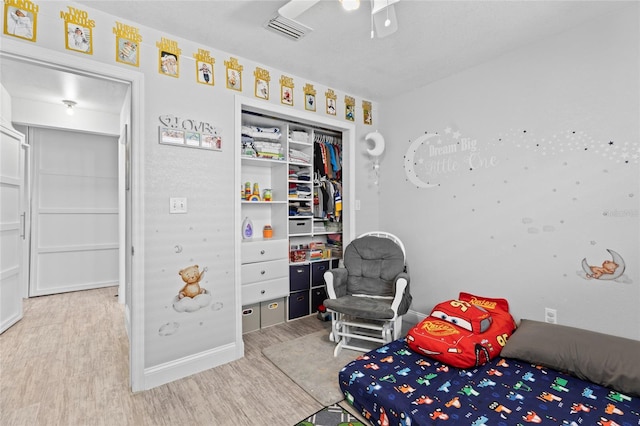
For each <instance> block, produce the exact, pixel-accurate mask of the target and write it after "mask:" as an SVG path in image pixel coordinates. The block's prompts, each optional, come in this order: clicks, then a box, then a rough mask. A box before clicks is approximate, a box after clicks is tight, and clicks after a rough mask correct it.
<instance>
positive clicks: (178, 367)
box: [4, 1, 378, 388]
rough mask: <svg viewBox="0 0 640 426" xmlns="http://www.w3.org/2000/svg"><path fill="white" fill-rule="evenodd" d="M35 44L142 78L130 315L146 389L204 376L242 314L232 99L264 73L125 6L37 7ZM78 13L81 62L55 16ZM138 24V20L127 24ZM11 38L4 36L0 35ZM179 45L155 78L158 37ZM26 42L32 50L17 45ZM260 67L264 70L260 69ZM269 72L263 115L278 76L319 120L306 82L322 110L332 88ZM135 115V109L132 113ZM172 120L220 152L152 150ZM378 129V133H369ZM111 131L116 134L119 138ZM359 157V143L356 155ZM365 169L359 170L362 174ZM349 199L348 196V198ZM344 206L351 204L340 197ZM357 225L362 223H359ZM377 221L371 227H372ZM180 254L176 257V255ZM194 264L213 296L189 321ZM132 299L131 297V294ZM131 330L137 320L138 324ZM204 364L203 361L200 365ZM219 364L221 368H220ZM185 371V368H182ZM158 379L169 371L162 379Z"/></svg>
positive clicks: (228, 348)
mask: <svg viewBox="0 0 640 426" xmlns="http://www.w3.org/2000/svg"><path fill="white" fill-rule="evenodd" d="M38 6H39V8H40V12H39V14H38V32H37V34H38V39H37V43H36V44H37V46H39V47H41V48H46V49H49V50H50V51H55V52H56V53H57V54H58V55H59V57H60V58H64V57H73V58H75V59H77V58H81V59H82V60H83V61H88V62H91V63H94V62H97V63H104V64H110V65H111V66H117V67H122V68H125V69H127V70H135V71H140V72H141V73H144V81H143V84H144V99H142V103H143V104H144V115H143V117H142V125H143V126H144V147H143V152H144V158H143V159H141V160H136V159H134V161H142V163H144V170H142V171H141V173H140V176H143V179H144V181H143V190H144V200H143V205H144V212H143V214H144V217H145V222H144V236H143V239H144V241H145V243H144V247H136V248H135V250H136V254H137V255H138V256H144V277H145V280H144V281H145V282H144V283H140V282H137V283H134V286H144V289H143V291H141V292H139V293H136V294H141V293H144V306H134V307H133V308H134V311H135V310H136V309H138V310H141V311H140V312H132V313H131V315H132V318H134V317H137V318H141V317H143V318H144V367H145V374H146V375H147V377H151V376H153V378H149V379H148V380H147V382H146V383H145V384H143V385H142V387H143V388H146V387H149V386H155V385H158V384H161V383H162V382H163V380H170V379H175V378H179V377H181V376H184V375H185V374H187V373H185V372H189V371H190V372H195V371H196V370H195V369H194V368H191V369H189V367H188V366H187V364H189V363H192V361H194V362H193V363H192V364H193V365H196V366H197V367H196V368H209V367H212V366H214V365H216V362H222V361H224V360H225V359H228V357H230V356H233V353H235V350H236V348H235V346H234V345H235V344H236V343H237V342H235V330H236V326H237V323H236V321H238V320H239V319H240V315H239V313H238V312H236V310H235V309H234V306H235V305H236V303H235V302H236V301H235V291H234V285H235V284H236V283H234V279H233V277H234V272H235V271H234V265H235V260H234V256H233V246H234V241H235V238H236V236H237V233H238V230H237V229H233V227H232V226H230V224H231V223H233V220H234V217H233V209H232V208H230V207H229V206H232V205H233V204H234V202H235V201H236V197H237V195H238V191H237V189H238V188H236V187H235V185H234V184H233V180H234V179H233V176H234V169H233V164H234V161H233V158H234V154H235V152H236V149H237V148H236V147H234V146H233V142H234V140H235V132H236V130H237V129H235V128H234V116H233V115H234V99H235V96H236V95H237V94H241V95H243V96H245V97H249V98H253V97H254V93H253V91H254V85H253V72H254V70H255V68H256V66H262V65H261V64H258V63H255V62H252V61H251V60H249V59H247V58H242V57H237V55H235V54H234V53H233V52H231V53H229V52H222V51H218V50H215V48H214V47H212V46H203V45H201V44H199V43H197V41H190V40H184V39H179V38H175V37H173V36H172V35H171V34H170V32H166V31H165V29H151V28H146V27H141V26H139V25H137V24H136V23H135V21H130V20H129V19H127V18H129V15H128V14H127V10H126V5H125V3H123V11H122V16H123V18H116V17H114V16H111V15H108V14H104V13H101V12H97V11H94V10H92V9H90V8H88V7H85V6H84V5H77V4H74V3H69V2H61V1H50V2H41V3H39V4H38ZM68 6H72V7H76V8H78V9H80V10H82V11H86V12H87V13H88V17H89V19H91V20H93V21H95V27H94V31H93V54H92V55H86V54H84V53H79V52H70V51H67V50H66V49H65V46H64V34H63V32H64V28H63V27H64V25H63V21H62V20H61V18H60V12H61V11H65V12H66V11H67V7H68ZM130 18H132V19H135V17H130ZM116 21H118V22H121V23H125V24H128V25H132V26H134V27H137V28H138V29H139V32H140V35H141V36H142V37H143V39H142V42H141V45H140V48H139V50H138V54H139V55H140V66H139V68H135V67H131V66H128V65H124V64H119V63H116V62H115V49H116V46H115V44H116V43H115V36H114V34H113V27H115V25H116ZM4 37H7V36H4ZM163 37H164V38H169V39H172V40H175V41H177V42H178V46H179V48H180V49H181V50H182V54H181V56H180V77H179V78H173V77H169V76H165V75H161V74H160V73H159V72H158V68H159V66H158V48H157V47H156V43H157V42H159V41H160V40H161V39H162V38H163ZM23 43H27V44H28V43H29V42H23ZM198 49H206V50H209V51H210V53H211V56H212V57H214V58H215V60H216V62H215V70H214V77H215V86H213V87H211V86H206V85H203V84H198V83H197V82H196V78H195V76H196V73H195V72H194V71H195V69H194V67H195V61H194V59H193V56H192V55H193V53H195V52H197V51H198ZM231 56H234V57H237V58H238V61H239V63H240V64H241V65H243V67H244V71H243V84H242V87H243V91H242V92H237V91H234V90H230V89H227V88H226V87H225V77H224V73H225V65H224V61H225V60H229V58H230V57H231ZM263 67H264V66H263ZM269 71H270V73H271V99H270V100H268V101H264V102H265V106H267V105H269V104H272V105H281V104H280V99H279V96H278V93H279V83H278V80H279V78H280V76H281V75H283V74H284V75H289V76H291V77H293V79H294V85H295V89H294V96H295V97H296V98H297V100H296V101H295V103H294V106H293V107H292V110H298V111H301V112H303V113H304V114H309V116H310V117H313V116H314V115H323V116H324V115H325V111H324V109H323V108H318V111H317V112H305V111H304V102H303V101H302V87H304V85H305V84H306V83H311V84H313V85H314V87H315V89H316V91H317V94H318V95H317V101H318V103H319V104H320V105H322V104H323V103H324V93H325V92H326V91H327V89H328V88H329V87H330V85H331V82H322V83H319V82H314V81H312V80H308V79H306V78H304V77H301V76H293V75H290V74H289V73H288V72H287V70H278V69H269ZM331 88H332V89H334V90H335V93H336V95H337V99H338V107H339V108H338V115H337V116H336V117H335V118H336V119H338V120H340V119H344V97H345V95H349V96H353V97H355V98H356V104H357V105H358V108H357V116H356V123H355V124H356V132H357V135H358V140H359V141H360V142H362V140H363V136H362V135H364V134H366V132H368V131H371V130H372V129H371V128H372V127H374V126H365V125H364V124H362V115H361V114H362V110H361V108H360V105H362V100H363V99H361V98H358V97H357V94H353V93H344V92H341V91H340V89H339V88H336V87H331ZM371 101H372V102H373V111H374V123H376V122H377V119H378V114H377V111H378V106H377V105H376V103H375V100H371ZM138 107H139V106H138V105H134V113H136V112H137V111H138V110H137V108H138ZM167 114H171V115H175V116H178V117H182V118H188V119H192V120H196V121H202V122H207V123H210V124H211V125H213V126H215V127H216V128H218V129H219V131H220V132H221V134H222V139H223V141H222V145H223V149H222V151H208V150H200V149H191V148H185V147H176V146H167V145H161V144H159V143H158V128H159V126H160V122H159V120H158V117H159V116H160V115H167ZM374 125H375V124H374ZM119 131H120V128H119V127H116V129H115V132H114V134H118V133H119ZM361 148H362V149H363V150H364V148H365V147H364V144H363V145H362V146H361ZM363 161H366V157H363V156H359V157H358V158H356V168H357V173H358V174H357V175H356V177H357V178H358V179H360V178H361V174H360V173H361V171H360V167H363V165H362V162H363ZM362 170H364V169H362ZM356 189H357V191H358V193H357V194H356V195H355V196H356V197H358V198H359V199H360V200H361V201H362V205H363V210H364V206H367V211H366V212H365V216H366V218H367V219H366V222H368V226H371V227H373V228H376V226H375V225H376V222H377V217H376V216H375V215H374V216H371V213H370V212H371V211H372V210H374V209H375V208H376V207H377V203H376V202H375V201H372V200H375V199H376V196H377V195H376V192H375V191H374V190H372V189H371V188H369V186H368V185H367V184H357V186H356ZM353 196H354V195H353V194H348V197H353ZM170 197H186V198H187V205H188V213H187V214H177V215H175V214H174V215H169V212H168V208H169V198H170ZM344 202H348V198H347V197H345V198H344ZM359 216H360V215H359ZM372 217H373V220H372V219H371V218H372ZM177 247H179V248H180V250H178V249H177ZM193 264H198V265H199V266H200V268H201V269H203V268H207V273H206V274H205V278H204V280H203V282H202V286H203V287H205V288H206V289H207V290H209V291H210V292H211V294H212V297H213V303H212V305H210V306H208V307H207V308H206V309H201V310H199V311H197V312H192V313H184V312H182V313H179V312H176V311H175V310H174V309H173V307H172V303H173V299H174V297H176V296H177V294H178V291H179V290H180V288H181V287H182V281H181V279H180V276H179V275H178V272H179V271H180V270H181V269H183V268H185V267H187V266H189V265H193ZM133 291H134V292H136V290H135V289H133ZM134 322H135V320H134ZM203 360H204V362H203ZM221 360H222V361H221ZM183 367H184V368H183ZM163 371H168V372H169V373H167V375H164V376H163Z"/></svg>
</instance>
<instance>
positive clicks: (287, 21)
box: [265, 0, 400, 40]
mask: <svg viewBox="0 0 640 426" xmlns="http://www.w3.org/2000/svg"><path fill="white" fill-rule="evenodd" d="M320 1H321V0H290V1H289V2H288V3H287V4H285V5H284V6H282V7H281V8H280V9H278V13H277V14H276V16H274V17H273V18H271V19H270V20H269V21H268V22H267V23H266V24H265V27H267V28H268V29H271V30H273V31H275V32H277V33H279V34H281V35H284V36H285V37H288V38H291V39H293V40H299V39H301V38H302V37H304V36H305V35H307V34H308V33H310V32H311V31H313V29H312V28H310V27H308V26H307V25H305V24H303V23H301V22H299V21H296V20H295V18H297V17H298V16H300V15H301V14H302V13H304V12H306V11H307V10H308V9H310V8H312V7H313V6H314V5H315V4H316V3H319V2H320ZM399 1H400V0H370V2H371V38H374V35H377V36H378V38H382V37H386V36H388V35H390V34H393V33H394V32H396V31H397V30H398V21H397V18H396V11H395V8H394V5H393V4H394V3H397V2H399ZM340 3H342V5H343V7H344V8H345V9H347V10H355V9H357V8H358V6H359V5H360V0H348V1H347V0H340ZM374 28H375V31H374Z"/></svg>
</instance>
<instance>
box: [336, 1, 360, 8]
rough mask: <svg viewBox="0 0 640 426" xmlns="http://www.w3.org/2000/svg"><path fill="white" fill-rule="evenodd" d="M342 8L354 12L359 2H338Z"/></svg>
mask: <svg viewBox="0 0 640 426" xmlns="http://www.w3.org/2000/svg"><path fill="white" fill-rule="evenodd" d="M340 3H341V4H342V8H343V9H344V10H347V11H352V10H356V9H357V8H359V7H360V0H340Z"/></svg>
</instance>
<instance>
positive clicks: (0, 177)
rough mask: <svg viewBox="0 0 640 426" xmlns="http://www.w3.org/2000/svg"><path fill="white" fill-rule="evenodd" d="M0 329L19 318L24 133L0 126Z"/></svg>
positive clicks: (23, 226)
mask: <svg viewBox="0 0 640 426" xmlns="http://www.w3.org/2000/svg"><path fill="white" fill-rule="evenodd" d="M0 127H1V129H0V131H1V135H0V333H3V332H4V331H5V330H7V329H8V328H9V327H11V326H12V325H13V324H15V323H16V322H18V321H19V320H20V319H21V318H22V293H23V290H22V289H23V288H24V287H23V283H22V280H23V279H24V277H23V267H24V265H23V259H22V253H23V245H24V244H26V243H25V240H24V235H25V210H24V200H23V199H22V198H23V197H22V195H23V186H24V167H23V165H24V156H25V148H24V146H23V145H24V135H23V134H21V133H18V132H16V131H15V130H13V129H9V128H7V127H5V126H3V125H2V126H0Z"/></svg>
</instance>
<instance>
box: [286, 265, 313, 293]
mask: <svg viewBox="0 0 640 426" xmlns="http://www.w3.org/2000/svg"><path fill="white" fill-rule="evenodd" d="M309 280H310V276H309V265H308V264H305V265H291V266H289V291H299V290H308V289H309V288H310V281H309Z"/></svg>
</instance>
